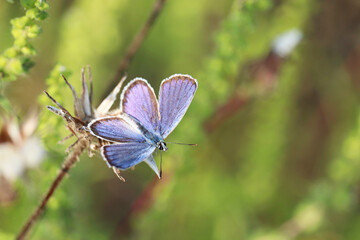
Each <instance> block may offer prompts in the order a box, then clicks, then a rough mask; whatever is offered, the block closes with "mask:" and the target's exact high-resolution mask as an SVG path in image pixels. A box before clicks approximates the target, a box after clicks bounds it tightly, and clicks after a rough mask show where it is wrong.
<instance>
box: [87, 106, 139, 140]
mask: <svg viewBox="0 0 360 240" xmlns="http://www.w3.org/2000/svg"><path fill="white" fill-rule="evenodd" d="M89 129H90V132H91V133H92V134H93V135H95V136H96V137H99V138H101V139H104V140H107V141H112V142H145V139H144V136H143V133H142V131H141V130H140V129H139V124H138V123H137V122H136V121H135V120H134V119H133V118H131V117H130V116H128V115H127V114H125V113H122V114H120V115H119V116H117V117H105V118H99V119H96V120H94V121H92V122H91V123H90V124H89Z"/></svg>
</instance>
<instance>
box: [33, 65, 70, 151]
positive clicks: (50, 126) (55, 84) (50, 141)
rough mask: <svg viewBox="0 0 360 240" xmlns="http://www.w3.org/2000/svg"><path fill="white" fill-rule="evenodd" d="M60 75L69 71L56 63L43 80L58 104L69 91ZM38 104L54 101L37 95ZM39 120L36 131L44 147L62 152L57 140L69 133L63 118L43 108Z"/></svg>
mask: <svg viewBox="0 0 360 240" xmlns="http://www.w3.org/2000/svg"><path fill="white" fill-rule="evenodd" d="M61 75H64V76H65V77H69V76H70V75H71V72H70V71H69V70H68V69H66V67H65V66H63V65H60V64H57V65H56V66H55V67H54V69H53V70H52V71H51V72H50V74H49V76H48V77H47V78H46V80H45V81H46V84H47V86H48V87H47V91H48V92H49V94H50V95H51V96H52V97H53V98H54V99H55V100H56V101H58V102H60V104H62V102H63V101H64V99H65V97H64V96H65V95H64V93H65V92H69V91H70V90H69V88H68V86H67V85H66V84H65V82H64V79H63V78H62V76H61ZM39 104H40V105H41V106H46V105H52V106H54V103H53V102H52V101H51V100H50V99H49V98H48V97H47V96H46V95H45V94H42V95H41V96H40V97H39ZM39 122H40V124H39V127H38V132H39V134H40V136H41V138H42V141H43V143H44V145H45V146H46V148H47V149H48V150H51V152H58V153H60V152H63V151H64V149H63V148H59V144H58V142H59V141H60V140H61V139H62V138H64V137H65V136H66V134H69V132H68V131H67V129H66V127H65V122H64V120H63V119H62V118H61V117H60V116H57V115H55V114H54V113H52V112H50V111H47V110H45V109H44V111H41V115H40V121H39Z"/></svg>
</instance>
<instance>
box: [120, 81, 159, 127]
mask: <svg viewBox="0 0 360 240" xmlns="http://www.w3.org/2000/svg"><path fill="white" fill-rule="evenodd" d="M120 105H121V110H122V111H123V112H125V113H127V114H129V115H131V116H133V117H135V118H136V119H137V120H139V122H141V124H142V125H143V126H144V127H145V128H146V129H148V130H150V131H152V132H155V133H158V125H159V123H158V122H159V119H160V114H159V104H158V101H157V99H156V96H155V93H154V90H153V89H152V87H151V86H150V85H149V84H148V82H147V81H146V80H145V79H142V78H135V79H134V80H132V81H131V82H130V83H129V84H128V85H127V86H126V87H125V88H124V90H123V92H122V94H121V102H120Z"/></svg>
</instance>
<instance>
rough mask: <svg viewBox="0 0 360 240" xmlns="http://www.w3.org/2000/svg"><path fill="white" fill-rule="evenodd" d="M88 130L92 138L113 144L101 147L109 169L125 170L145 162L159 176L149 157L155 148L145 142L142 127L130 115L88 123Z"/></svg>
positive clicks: (151, 158) (124, 114)
mask: <svg viewBox="0 0 360 240" xmlns="http://www.w3.org/2000/svg"><path fill="white" fill-rule="evenodd" d="M88 128H89V129H90V132H91V134H93V135H94V136H96V137H98V138H101V139H104V140H106V141H111V142H115V143H114V144H109V145H105V146H103V147H101V155H102V157H103V159H104V160H105V161H107V163H108V165H109V166H110V167H116V168H119V169H120V170H125V169H128V168H130V167H132V166H135V165H136V164H138V163H140V162H142V161H145V162H146V163H147V164H148V165H149V166H150V167H151V169H153V170H154V171H155V173H156V174H157V175H159V170H158V169H157V166H156V163H155V161H154V158H153V157H152V155H151V154H152V152H153V151H154V150H155V148H156V147H155V146H154V145H152V144H150V143H149V142H148V141H146V139H145V135H144V127H143V126H142V125H141V123H139V122H138V121H137V120H136V119H134V118H133V117H131V116H130V115H128V114H126V113H121V114H120V115H119V116H118V117H105V118H100V119H97V120H94V121H92V122H91V123H89V126H88Z"/></svg>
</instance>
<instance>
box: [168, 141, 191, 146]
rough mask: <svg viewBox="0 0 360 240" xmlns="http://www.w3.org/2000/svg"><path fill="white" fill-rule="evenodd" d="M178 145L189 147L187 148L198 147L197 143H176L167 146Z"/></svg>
mask: <svg viewBox="0 0 360 240" xmlns="http://www.w3.org/2000/svg"><path fill="white" fill-rule="evenodd" d="M168 143H170V144H178V145H187V146H197V144H196V143H176V142H166V144H168Z"/></svg>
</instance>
